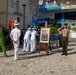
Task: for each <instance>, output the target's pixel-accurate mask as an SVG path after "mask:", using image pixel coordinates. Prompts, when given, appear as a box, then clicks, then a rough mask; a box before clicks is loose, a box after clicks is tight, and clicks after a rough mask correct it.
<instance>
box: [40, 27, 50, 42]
mask: <svg viewBox="0 0 76 75" xmlns="http://www.w3.org/2000/svg"><path fill="white" fill-rule="evenodd" d="M49 37H50V28H41V32H40V43H49Z"/></svg>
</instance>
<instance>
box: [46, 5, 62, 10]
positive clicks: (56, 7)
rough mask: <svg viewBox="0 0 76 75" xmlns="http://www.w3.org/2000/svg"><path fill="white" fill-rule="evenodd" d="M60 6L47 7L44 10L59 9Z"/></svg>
mask: <svg viewBox="0 0 76 75" xmlns="http://www.w3.org/2000/svg"><path fill="white" fill-rule="evenodd" d="M60 9H61V6H55V7H48V8H46V10H60Z"/></svg>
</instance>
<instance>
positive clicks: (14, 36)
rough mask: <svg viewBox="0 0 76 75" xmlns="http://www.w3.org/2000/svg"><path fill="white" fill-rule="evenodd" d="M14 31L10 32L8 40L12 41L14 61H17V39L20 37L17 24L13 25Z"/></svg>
mask: <svg viewBox="0 0 76 75" xmlns="http://www.w3.org/2000/svg"><path fill="white" fill-rule="evenodd" d="M14 27H15V28H14V29H13V30H11V33H10V38H11V39H12V41H13V46H14V60H17V59H18V49H19V38H20V36H21V31H20V29H18V27H19V23H16V24H14Z"/></svg>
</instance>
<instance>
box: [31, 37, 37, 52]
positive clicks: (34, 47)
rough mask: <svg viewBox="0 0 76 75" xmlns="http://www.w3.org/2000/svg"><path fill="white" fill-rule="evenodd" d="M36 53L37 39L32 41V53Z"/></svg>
mask: <svg viewBox="0 0 76 75" xmlns="http://www.w3.org/2000/svg"><path fill="white" fill-rule="evenodd" d="M34 51H36V39H32V40H31V52H34Z"/></svg>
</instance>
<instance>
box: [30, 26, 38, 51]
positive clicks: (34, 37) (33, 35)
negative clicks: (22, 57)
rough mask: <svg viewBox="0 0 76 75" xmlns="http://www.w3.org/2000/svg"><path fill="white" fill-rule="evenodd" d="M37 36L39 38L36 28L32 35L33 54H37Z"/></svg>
mask: <svg viewBox="0 0 76 75" xmlns="http://www.w3.org/2000/svg"><path fill="white" fill-rule="evenodd" d="M36 36H38V33H37V31H36V28H33V31H32V33H31V52H36Z"/></svg>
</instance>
